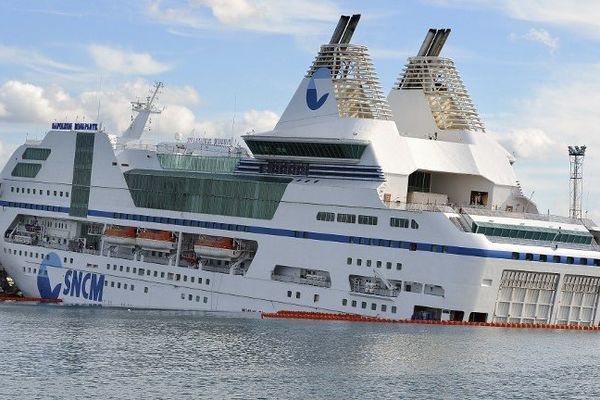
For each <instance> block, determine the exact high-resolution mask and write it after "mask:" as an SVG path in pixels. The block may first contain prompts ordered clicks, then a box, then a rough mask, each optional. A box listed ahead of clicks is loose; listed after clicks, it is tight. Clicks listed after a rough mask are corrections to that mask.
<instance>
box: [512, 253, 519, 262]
mask: <svg viewBox="0 0 600 400" xmlns="http://www.w3.org/2000/svg"><path fill="white" fill-rule="evenodd" d="M512 259H513V260H518V259H519V253H517V252H514V251H513V253H512Z"/></svg>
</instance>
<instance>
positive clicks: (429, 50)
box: [0, 15, 600, 326]
mask: <svg viewBox="0 0 600 400" xmlns="http://www.w3.org/2000/svg"><path fill="white" fill-rule="evenodd" d="M358 20H359V16H358V15H354V16H342V17H341V19H340V21H339V23H338V25H337V27H336V29H335V31H334V34H333V36H332V38H331V40H330V41H329V43H327V44H325V45H323V46H321V47H320V50H319V52H318V54H317V55H316V57H315V59H314V61H313V62H312V64H311V65H310V66H309V68H308V71H307V72H306V75H305V76H304V77H303V78H302V80H301V81H300V85H299V87H298V89H297V90H296V92H295V93H294V94H293V97H292V98H291V101H290V103H289V104H288V106H287V108H286V109H285V111H284V113H283V114H282V116H281V119H280V120H279V122H278V123H277V125H276V126H275V127H274V129H273V130H272V131H269V132H264V133H252V134H247V135H245V136H244V137H243V140H244V142H245V144H246V145H247V147H248V149H249V150H250V152H251V156H248V157H247V156H244V155H239V156H238V155H234V156H229V155H227V156H225V155H223V154H216V155H210V154H207V153H206V152H205V153H203V154H194V153H193V152H169V151H156V149H149V148H140V147H139V146H138V147H136V146H127V143H126V142H127V140H125V139H127V138H132V137H133V138H135V137H137V136H139V134H140V127H141V128H143V125H144V123H145V119H144V118H147V116H148V114H149V113H150V112H151V108H150V107H149V106H148V107H145V106H143V105H142V104H140V105H139V106H138V107H137V109H136V111H138V112H139V114H138V115H137V117H136V120H134V121H133V122H132V127H131V128H130V129H129V131H128V133H127V134H126V135H125V139H124V140H122V141H121V143H120V145H118V146H113V144H112V143H111V141H110V139H109V136H108V135H107V134H106V133H105V132H104V131H103V130H102V128H101V126H100V125H99V124H96V123H55V124H53V126H52V129H51V130H50V131H49V132H48V133H47V134H46V135H45V137H44V138H43V140H41V141H39V142H32V141H28V142H26V143H25V144H23V145H22V146H20V147H19V148H18V149H17V150H16V151H15V152H14V154H13V155H12V156H11V157H10V158H9V160H8V161H7V164H6V166H5V167H4V169H3V172H2V176H1V179H2V181H1V190H0V205H1V206H2V210H1V212H0V226H1V231H2V236H1V242H0V262H1V263H2V265H3V266H4V267H5V268H6V269H7V270H8V272H9V274H10V275H11V276H12V277H13V278H14V280H15V281H16V283H17V284H18V286H19V287H20V288H21V290H22V291H23V293H24V294H25V295H27V296H31V297H42V298H46V299H58V300H60V301H62V303H63V304H76V305H89V306H104V307H126V308H132V309H133V308H143V309H171V310H203V311H221V312H248V313H253V312H274V311H281V310H290V311H317V312H333V313H348V314H356V315H364V316H378V317H383V318H390V319H406V318H413V319H432V320H454V321H475V322H482V321H485V322H514V323H554V324H568V325H582V326H591V325H598V323H599V319H600V315H599V314H598V312H597V311H598V300H599V299H598V297H599V296H598V293H599V288H600V251H599V247H598V240H599V238H600V229H599V228H598V227H596V225H595V224H594V223H593V222H591V221H589V220H585V219H581V218H567V217H558V216H550V215H546V214H540V213H539V212H538V210H537V207H536V205H535V204H534V203H533V202H532V201H531V199H530V198H528V197H527V196H524V195H523V193H522V190H521V188H520V185H519V184H518V181H517V178H516V176H515V173H514V170H513V167H512V165H513V163H514V161H515V160H514V159H513V157H512V156H511V155H510V154H509V153H508V152H507V151H506V150H505V149H503V148H502V147H501V146H500V145H499V144H498V143H496V142H495V141H494V139H493V138H492V137H491V136H490V135H489V134H487V133H486V132H485V127H484V124H483V123H482V121H481V118H480V116H479V115H478V113H477V111H476V108H475V107H474V105H473V103H472V101H471V99H470V97H469V94H468V92H467V90H466V88H465V86H464V84H463V82H462V79H461V77H460V75H459V73H458V71H457V69H456V66H455V64H454V62H453V61H452V60H450V59H448V58H444V57H441V56H440V52H441V50H442V48H443V45H444V42H445V41H446V39H447V37H448V35H449V33H450V31H449V30H445V29H440V30H437V29H432V30H429V32H428V33H427V35H426V38H425V40H424V42H423V45H422V46H421V48H420V49H419V51H418V53H417V54H416V56H414V57H410V58H409V59H408V61H407V63H406V65H405V67H404V69H403V71H401V72H400V75H399V78H398V80H397V81H396V83H395V84H394V87H393V88H392V89H391V91H390V92H389V94H388V95H387V97H386V96H385V95H384V94H383V91H382V89H381V87H380V84H379V80H378V76H377V74H376V72H375V69H374V67H373V65H372V62H371V59H370V57H369V53H368V49H367V47H365V46H362V45H357V44H353V43H351V37H352V34H353V32H354V29H355V28H356V26H357V23H358Z"/></svg>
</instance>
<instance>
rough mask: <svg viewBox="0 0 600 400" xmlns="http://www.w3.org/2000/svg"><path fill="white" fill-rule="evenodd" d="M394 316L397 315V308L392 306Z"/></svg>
mask: <svg viewBox="0 0 600 400" xmlns="http://www.w3.org/2000/svg"><path fill="white" fill-rule="evenodd" d="M392 314H396V306H392Z"/></svg>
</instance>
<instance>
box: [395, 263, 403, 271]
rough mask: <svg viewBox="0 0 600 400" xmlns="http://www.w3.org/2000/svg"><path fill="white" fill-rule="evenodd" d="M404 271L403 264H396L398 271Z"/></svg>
mask: <svg viewBox="0 0 600 400" xmlns="http://www.w3.org/2000/svg"><path fill="white" fill-rule="evenodd" d="M401 269H402V263H396V270H398V271H400V270H401Z"/></svg>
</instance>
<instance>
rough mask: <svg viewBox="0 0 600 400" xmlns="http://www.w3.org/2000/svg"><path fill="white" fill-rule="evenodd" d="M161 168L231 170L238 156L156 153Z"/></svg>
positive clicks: (237, 160)
mask: <svg viewBox="0 0 600 400" xmlns="http://www.w3.org/2000/svg"><path fill="white" fill-rule="evenodd" d="M157 156H158V161H159V162H160V166H161V167H162V168H163V169H173V170H182V171H198V172H233V171H235V167H236V166H237V164H238V162H239V161H240V158H239V157H202V156H193V155H184V154H158V155H157Z"/></svg>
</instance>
